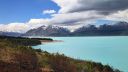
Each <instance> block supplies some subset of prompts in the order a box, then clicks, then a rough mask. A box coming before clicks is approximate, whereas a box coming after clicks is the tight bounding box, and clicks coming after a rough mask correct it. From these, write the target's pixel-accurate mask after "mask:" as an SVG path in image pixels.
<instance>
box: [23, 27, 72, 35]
mask: <svg viewBox="0 0 128 72" xmlns="http://www.w3.org/2000/svg"><path fill="white" fill-rule="evenodd" d="M69 33H70V31H69V30H68V29H66V28H63V27H59V26H52V25H49V26H41V27H39V28H37V29H31V30H29V31H28V32H26V33H25V34H24V35H23V36H66V35H68V34H69Z"/></svg>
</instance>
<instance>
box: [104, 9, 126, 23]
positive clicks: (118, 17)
mask: <svg viewBox="0 0 128 72" xmlns="http://www.w3.org/2000/svg"><path fill="white" fill-rule="evenodd" d="M106 19H107V20H113V21H125V22H128V9H126V10H123V11H118V12H116V13H113V14H111V15H108V16H106Z"/></svg>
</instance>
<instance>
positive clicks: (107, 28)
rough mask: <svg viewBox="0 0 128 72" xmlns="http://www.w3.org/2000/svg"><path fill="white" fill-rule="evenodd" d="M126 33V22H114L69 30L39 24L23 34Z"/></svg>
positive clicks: (81, 34)
mask: <svg viewBox="0 0 128 72" xmlns="http://www.w3.org/2000/svg"><path fill="white" fill-rule="evenodd" d="M119 35H128V23H127V22H117V23H115V24H112V25H111V24H103V25H100V26H95V25H87V26H82V27H80V28H78V29H76V30H75V31H73V32H71V31H70V30H69V29H67V28H63V27H59V26H52V25H50V26H41V27H39V28H37V29H31V30H29V31H27V32H26V33H25V34H23V36H119Z"/></svg>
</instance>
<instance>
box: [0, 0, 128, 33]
mask: <svg viewBox="0 0 128 72" xmlns="http://www.w3.org/2000/svg"><path fill="white" fill-rule="evenodd" d="M116 21H126V22H128V0H0V31H8V32H20V33H24V32H26V31H28V30H30V29H33V28H37V27H39V26H42V25H57V26H62V27H67V28H69V29H76V28H78V27H81V26H85V25H88V24H95V25H99V24H106V23H109V24H110V23H113V22H116Z"/></svg>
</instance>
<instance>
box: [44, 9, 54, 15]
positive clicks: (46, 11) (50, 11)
mask: <svg viewBox="0 0 128 72" xmlns="http://www.w3.org/2000/svg"><path fill="white" fill-rule="evenodd" d="M54 13H56V11H55V10H44V11H43V14H54Z"/></svg>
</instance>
